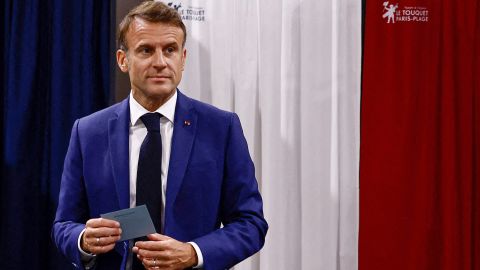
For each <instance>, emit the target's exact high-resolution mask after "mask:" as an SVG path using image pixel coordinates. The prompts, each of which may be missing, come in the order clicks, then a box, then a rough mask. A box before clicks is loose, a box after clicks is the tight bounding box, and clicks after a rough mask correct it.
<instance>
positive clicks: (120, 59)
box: [117, 49, 128, 73]
mask: <svg viewBox="0 0 480 270" xmlns="http://www.w3.org/2000/svg"><path fill="white" fill-rule="evenodd" d="M117 64H118V67H119V68H120V70H121V71H122V72H124V73H127V72H128V58H127V52H125V51H124V50H121V49H119V50H117Z"/></svg>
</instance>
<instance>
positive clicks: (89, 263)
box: [77, 229, 97, 269]
mask: <svg viewBox="0 0 480 270" xmlns="http://www.w3.org/2000/svg"><path fill="white" fill-rule="evenodd" d="M84 232H85V229H83V230H82V232H81V233H80V235H79V236H78V241H77V246H78V251H79V252H80V258H81V260H82V263H83V266H84V267H85V269H91V268H92V267H93V266H94V265H95V258H96V257H97V255H95V254H91V253H87V252H85V251H84V250H83V249H82V247H81V244H80V241H82V236H83V233H84Z"/></svg>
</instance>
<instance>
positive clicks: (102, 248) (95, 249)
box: [90, 244, 115, 254]
mask: <svg viewBox="0 0 480 270" xmlns="http://www.w3.org/2000/svg"><path fill="white" fill-rule="evenodd" d="M114 247H115V244H111V245H106V246H90V252H91V253H93V254H102V253H107V252H109V251H111V250H112V249H113V248H114Z"/></svg>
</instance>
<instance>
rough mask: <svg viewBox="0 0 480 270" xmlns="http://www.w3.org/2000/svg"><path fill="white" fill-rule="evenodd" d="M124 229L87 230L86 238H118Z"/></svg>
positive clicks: (103, 228) (101, 228)
mask: <svg viewBox="0 0 480 270" xmlns="http://www.w3.org/2000/svg"><path fill="white" fill-rule="evenodd" d="M121 233H122V229H120V228H106V227H100V228H86V229H85V236H86V237H107V236H112V235H113V236H118V235H121Z"/></svg>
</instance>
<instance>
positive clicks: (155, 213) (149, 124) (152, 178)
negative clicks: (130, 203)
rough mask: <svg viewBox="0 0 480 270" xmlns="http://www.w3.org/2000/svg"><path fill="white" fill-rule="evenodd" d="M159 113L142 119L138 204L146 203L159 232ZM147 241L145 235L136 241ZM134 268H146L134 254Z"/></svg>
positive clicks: (160, 207)
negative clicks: (142, 135) (142, 132)
mask: <svg viewBox="0 0 480 270" xmlns="http://www.w3.org/2000/svg"><path fill="white" fill-rule="evenodd" d="M161 116H162V115H161V114H159V113H146V114H144V115H143V116H142V117H140V119H142V122H143V124H144V125H145V127H146V128H147V136H146V137H145V139H144V140H143V143H142V146H141V147H140V155H139V156H138V169H137V195H136V200H137V203H136V204H137V206H139V205H142V204H145V205H146V206H147V209H148V212H149V213H150V216H151V217H152V221H153V224H154V225H155V230H156V231H157V233H161V226H162V136H161V135H160V117H161ZM139 240H140V241H145V240H147V239H146V238H145V237H143V238H138V239H135V241H139ZM132 268H133V270H137V269H145V268H144V267H143V265H142V263H141V262H140V261H139V260H138V259H137V258H136V256H134V259H133V267H132Z"/></svg>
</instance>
